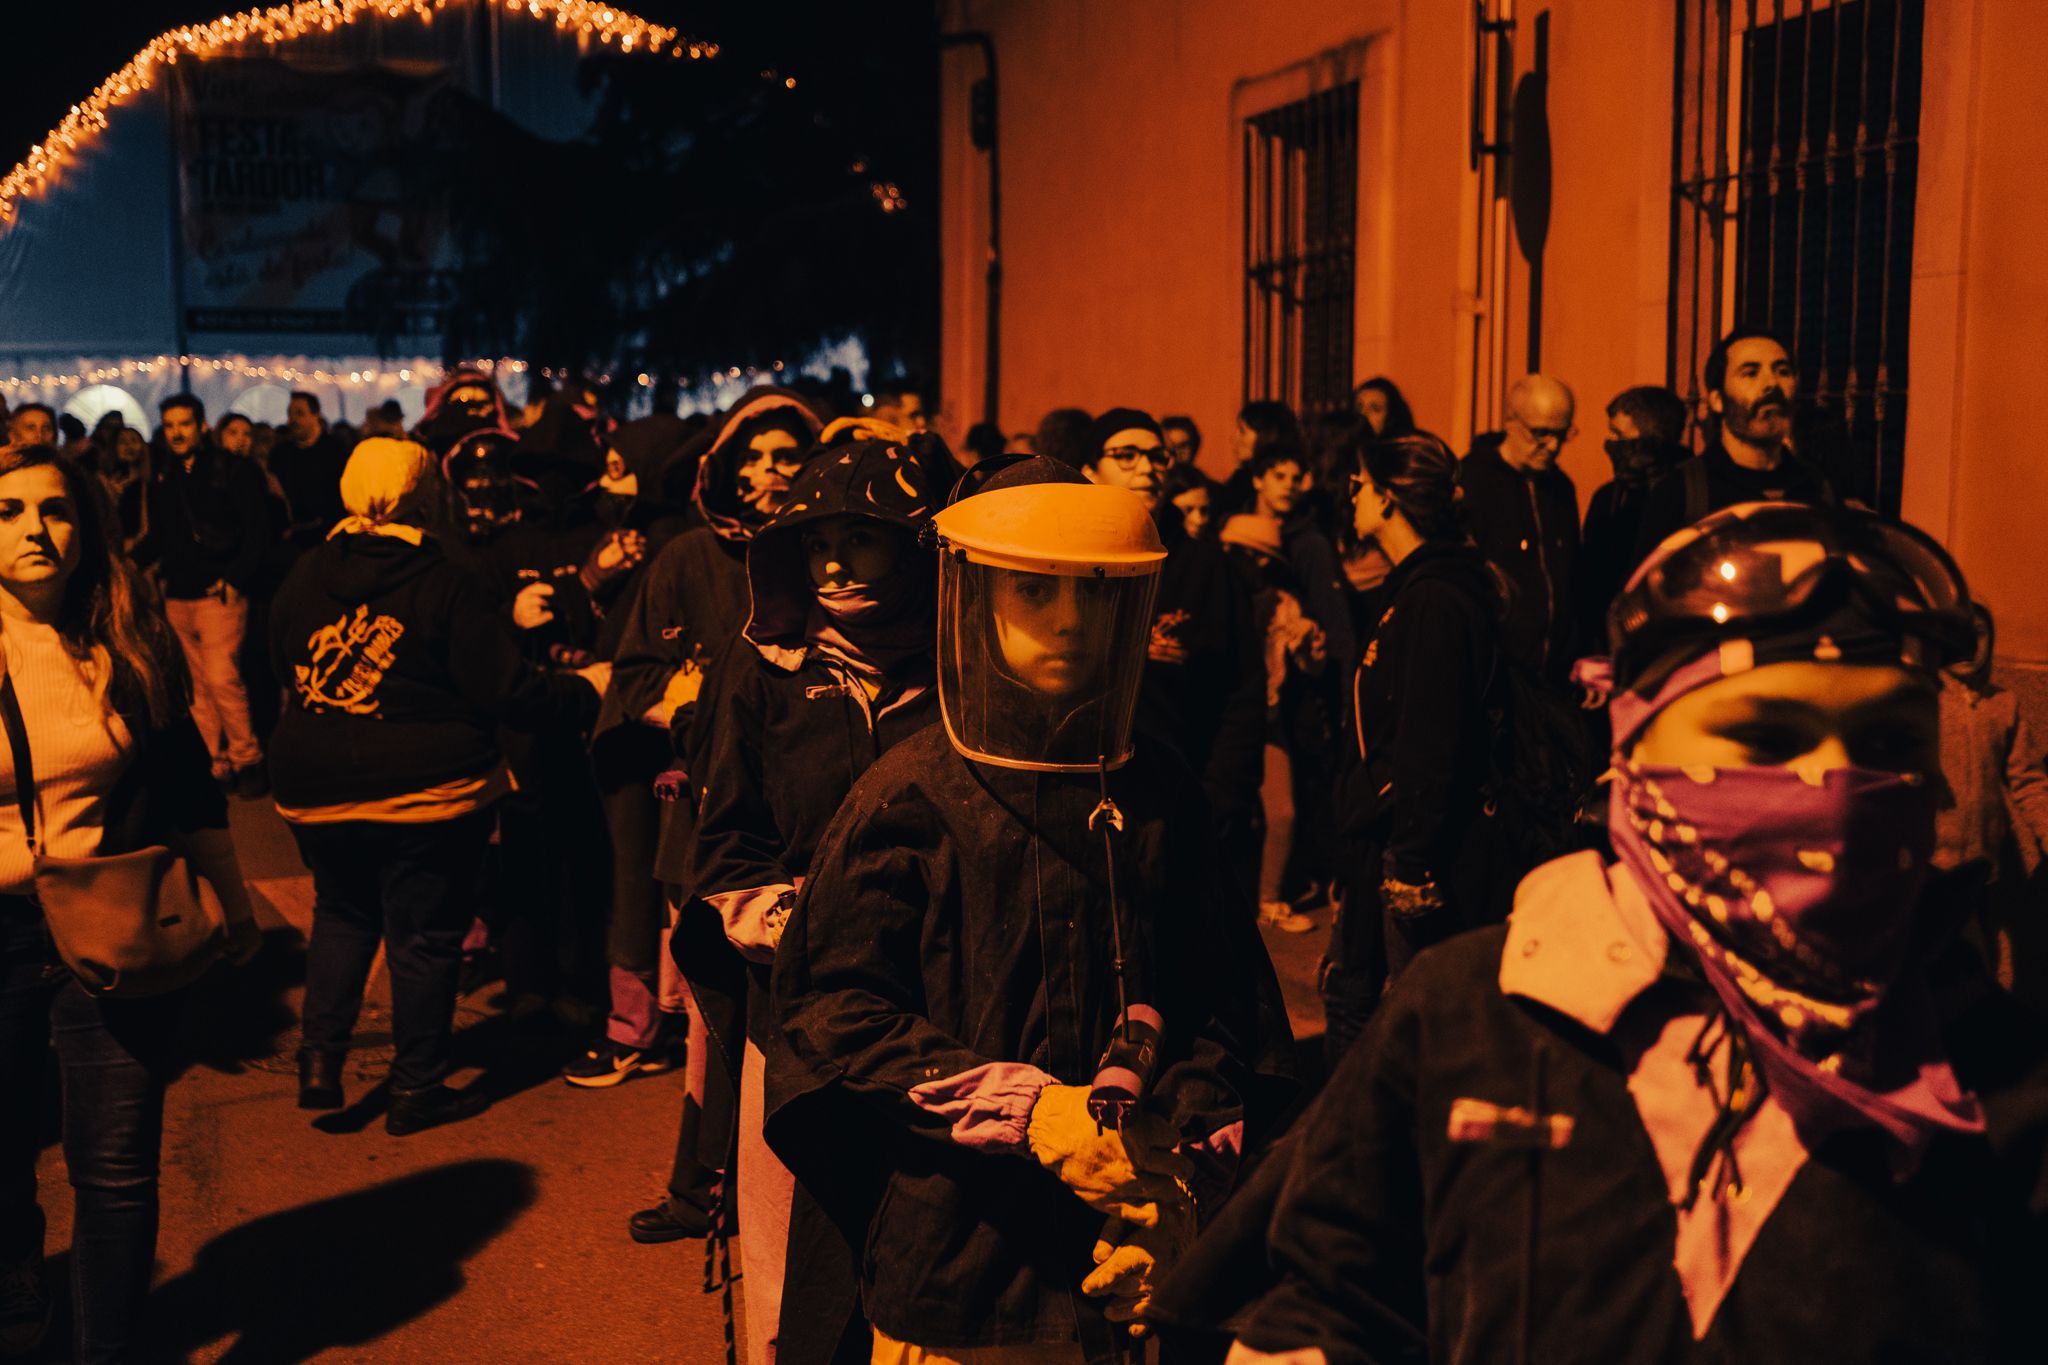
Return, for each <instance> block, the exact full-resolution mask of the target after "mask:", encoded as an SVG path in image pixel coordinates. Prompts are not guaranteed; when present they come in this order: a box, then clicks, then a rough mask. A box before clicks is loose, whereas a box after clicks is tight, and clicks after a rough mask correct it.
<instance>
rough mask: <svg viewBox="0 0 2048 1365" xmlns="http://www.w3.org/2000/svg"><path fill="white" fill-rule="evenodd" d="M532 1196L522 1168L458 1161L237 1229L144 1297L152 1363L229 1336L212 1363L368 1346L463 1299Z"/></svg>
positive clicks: (528, 1174)
mask: <svg viewBox="0 0 2048 1365" xmlns="http://www.w3.org/2000/svg"><path fill="white" fill-rule="evenodd" d="M537 1193H538V1190H537V1186H536V1184H535V1180H534V1170H533V1168H532V1167H531V1166H528V1165H526V1164H525V1163H523V1162H518V1161H505V1160H476V1161H458V1162H453V1163H450V1164H449V1165H446V1166H436V1167H434V1168H432V1169H431V1170H426V1171H421V1172H419V1173H418V1174H417V1175H409V1176H406V1177H404V1178H403V1179H399V1180H392V1181H389V1182H387V1183H385V1184H382V1185H376V1186H372V1187H371V1188H369V1189H367V1190H359V1191H357V1192H355V1193H353V1194H345V1195H341V1196H338V1197H336V1198H333V1199H323V1200H321V1201H320V1202H318V1203H314V1204H306V1205H303V1206H301V1207H299V1208H295V1209H286V1210H285V1211H283V1212H282V1213H273V1214H270V1215H268V1216H266V1217H263V1218H258V1219H256V1220H255V1221H254V1222H251V1223H245V1224H243V1225H242V1226H241V1227H238V1228H234V1229H231V1230H230V1231H227V1232H224V1233H222V1234H221V1235H220V1236H218V1237H216V1238H214V1239H213V1240H212V1241H211V1242H208V1243H207V1244H206V1245H205V1246H204V1247H202V1248H200V1250H199V1254H198V1256H197V1257H196V1258H195V1259H194V1260H193V1263H192V1268H191V1269H190V1270H188V1271H186V1272H185V1273H184V1274H182V1275H180V1276H178V1277H177V1278H176V1279H173V1280H170V1281H168V1282H166V1283H164V1284H162V1285H160V1286H158V1288H157V1290H156V1292H155V1293H154V1294H152V1295H151V1296H150V1300H149V1309H148V1312H149V1320H148V1339H149V1341H150V1343H151V1347H152V1356H153V1358H155V1359H159V1360H183V1359H185V1358H186V1357H188V1356H189V1355H190V1353H191V1352H193V1351H196V1350H198V1349H199V1348H201V1347H203V1346H207V1345H210V1344H212V1343H216V1342H220V1341H223V1340H226V1339H228V1338H230V1337H232V1338H234V1344H233V1345H232V1346H230V1347H229V1348H228V1349H227V1351H226V1352H225V1353H224V1354H222V1355H221V1356H220V1357H219V1359H220V1360H222V1361H224V1362H256V1361H262V1362H266V1365H267V1363H268V1362H273V1361H274V1362H280V1365H283V1363H285V1362H292V1361H302V1360H310V1359H312V1358H313V1357H315V1356H317V1355H319V1354H320V1353H321V1352H322V1351H327V1350H332V1349H334V1348H336V1347H340V1346H360V1345H363V1344H364V1343H366V1342H371V1341H375V1340H376V1339H377V1338H379V1337H381V1336H383V1335H384V1334H385V1333H387V1332H390V1331H391V1330H393V1329H394V1328H396V1327H399V1326H401V1325H403V1324H405V1323H407V1322H410V1321H412V1320H413V1319H414V1318H417V1317H419V1316H420V1315H421V1314H423V1313H425V1312H427V1311H428V1310H430V1309H432V1308H434V1307H436V1306H438V1305H440V1304H442V1303H445V1302H446V1301H447V1300H449V1299H450V1298H452V1297H454V1296H455V1295H456V1294H457V1293H459V1292H460V1291H461V1289H462V1287H463V1285H464V1283H465V1276H464V1274H463V1263H464V1262H465V1261H467V1260H468V1259H469V1258H470V1257H472V1256H474V1255H476V1253H477V1252H479V1251H481V1250H482V1249H483V1248H484V1247H485V1246H487V1245H489V1243H490V1242H491V1241H492V1239H494V1238H496V1237H497V1236H498V1235H499V1234H500V1233H502V1232H504V1231H505V1230H506V1229H507V1228H509V1227H511V1226H512V1224H513V1223H514V1222H515V1221H516V1220H517V1219H518V1218H519V1216H520V1214H522V1213H523V1212H524V1211H525V1210H526V1209H527V1208H528V1207H530V1206H531V1205H532V1204H533V1202H534V1199H535V1197H536V1195H537Z"/></svg>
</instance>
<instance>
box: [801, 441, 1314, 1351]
mask: <svg viewBox="0 0 2048 1365" xmlns="http://www.w3.org/2000/svg"><path fill="white" fill-rule="evenodd" d="M1050 465H1051V462H1049V461H1042V460H1034V461H1028V462H1026V463H1025V464H1024V465H1021V466H1017V467H1015V468H1013V469H1010V470H1006V471H1004V472H1003V473H1002V474H1000V475H998V476H996V477H995V478H994V479H993V480H992V481H991V482H990V484H989V486H988V487H987V488H986V489H984V490H983V491H981V492H979V493H976V494H975V495H974V496H971V497H967V498H964V499H962V500H960V501H958V502H956V503H954V504H953V505H952V506H951V507H948V508H946V509H944V510H942V511H941V512H939V513H938V514H937V516H936V517H935V518H934V519H933V526H934V528H935V530H936V533H937V539H938V545H939V551H940V570H939V637H938V665H939V666H938V680H939V699H940V710H941V715H942V717H943V724H942V725H939V726H933V727H931V728H928V729H926V730H925V731H923V732H922V733H920V734H918V735H915V736H913V737H911V738H910V739H907V740H905V741H903V742H902V743H900V744H898V745H897V746H896V747H895V748H893V749H891V750H890V751H889V752H888V753H886V754H884V755H882V756H881V758H879V759H878V760H876V762H875V763H874V764H873V766H871V767H870V768H869V769H868V770H867V772H866V774H865V775H864V776H863V777H862V778H861V780H860V782H859V783H858V784H857V785H856V786H855V787H854V789H853V791H852V793H851V795H849V797H848V798H847V800H846V803H845V804H844V805H843V806H841V807H840V810H839V813H838V814H837V816H835V817H834V819H833V821H832V824H831V826H830V827H829V828H828V829H827V830H826V832H825V835H824V837H823V839H822V840H821V841H820V845H819V850H818V853H817V855H816V857H815V858H814V859H813V861H812V864H811V870H810V875H809V878H808V880H807V881H806V882H805V885H804V890H803V893H802V895H801V896H800V897H799V898H798V901H797V904H796V908H795V910H794V912H793V913H792V914H791V916H790V918H789V921H788V924H787V927H786V928H785V930H784V934H783V939H782V944H781V950H780V952H779V953H778V954H777V957H776V962H775V973H774V981H773V986H774V995H775V1004H776V1009H777V1011H778V1015H779V1020H780V1024H781V1027H782V1029H783V1032H784V1036H785V1037H786V1039H787V1041H788V1042H789V1043H790V1045H791V1048H792V1050H793V1052H794V1054H795V1057H796V1058H797V1059H798V1061H799V1063H800V1064H801V1065H802V1067H803V1068H804V1069H805V1071H806V1073H807V1075H806V1077H805V1083H804V1084H802V1085H800V1086H797V1087H793V1088H784V1089H782V1090H781V1091H780V1092H779V1093H771V1094H770V1096H769V1104H770V1109H771V1116H770V1118H769V1121H768V1129H767V1136H768V1140H769V1142H770V1144H771V1146H773V1147H774V1148H775V1150H776V1151H777V1152H778V1153H779V1154H780V1155H782V1156H783V1158H784V1160H785V1161H787V1162H788V1163H789V1165H790V1167H791V1168H792V1170H794V1171H795V1172H796V1174H797V1176H798V1178H799V1179H800V1180H802V1181H804V1183H805V1184H806V1186H807V1187H808V1188H810V1189H812V1190H814V1191H817V1192H818V1193H819V1195H820V1197H821V1199H829V1200H830V1201H831V1202H832V1203H833V1204H834V1208H833V1209H832V1210H831V1211H832V1213H833V1214H834V1216H835V1217H837V1218H839V1219H841V1221H842V1223H843V1224H844V1225H845V1230H846V1231H847V1233H848V1235H849V1237H851V1238H854V1239H855V1242H854V1244H855V1245H864V1246H866V1247H867V1248H868V1255H867V1257H866V1258H865V1266H864V1268H863V1275H862V1284H861V1301H862V1305H863V1307H864V1309H865V1311H866V1313H867V1316H868V1318H869V1320H870V1322H871V1323H872V1326H873V1328H874V1347H873V1354H872V1358H873V1359H874V1360H875V1361H878V1362H902V1363H903V1365H911V1363H912V1362H916V1363H918V1365H946V1362H953V1361H959V1360H963V1359H968V1358H971V1359H973V1360H975V1361H977V1362H979V1361H984V1360H987V1361H1002V1362H1005V1363H1006V1365H1009V1363H1012V1362H1014V1363H1016V1365H1023V1363H1024V1362H1040V1361H1048V1362H1049V1361H1059V1362H1100V1361H1110V1360H1114V1359H1116V1358H1117V1354H1118V1352H1119V1351H1120V1350H1121V1349H1122V1344H1123V1343H1124V1342H1125V1341H1127V1340H1128V1334H1129V1333H1130V1332H1131V1331H1132V1330H1133V1327H1134V1326H1135V1327H1136V1328H1138V1329H1139V1330H1142V1325H1143V1314H1144V1310H1145V1306H1146V1304H1147V1302H1148V1298H1149V1294H1150V1285H1151V1280H1152V1277H1153V1275H1154V1274H1155V1273H1156V1272H1157V1270H1158V1268H1159V1266H1160V1263H1161V1262H1162V1261H1163V1260H1164V1259H1167V1258H1168V1257H1170V1255H1171V1253H1172V1251H1173V1250H1174V1248H1175V1246H1176V1245H1177V1244H1178V1243H1179V1242H1180V1241H1181V1240H1182V1239H1184V1238H1185V1237H1186V1236H1187V1235H1188V1234H1189V1233H1191V1231H1192V1228H1193V1226H1194V1222H1195V1219H1196V1218H1197V1216H1198V1215H1199V1212H1200V1211H1201V1210H1203V1209H1206V1208H1209V1207H1212V1206H1213V1205H1214V1203H1216V1202H1217V1201H1218V1200H1219V1199H1220V1197H1221V1195H1222V1194H1223V1193H1225V1192H1227V1190H1228V1189H1229V1188H1230V1186H1231V1184H1232V1182H1233V1180H1234V1179H1235V1174H1236V1165H1237V1157H1238V1155H1239V1153H1240V1152H1241V1151H1242V1150H1243V1148H1244V1145H1245V1143H1246V1142H1247V1141H1250V1142H1258V1141H1260V1140H1261V1139H1262V1137H1263V1135H1264V1131H1265V1129H1266V1127H1267V1125H1268V1124H1269V1123H1270V1121H1271V1119H1272V1118H1273V1116H1274V1115H1275V1113H1276V1112H1277V1110H1278V1107H1279V1106H1280V1105H1281V1104H1282V1103H1284V1102H1285V1100H1286V1099H1287V1097H1288V1096H1289V1095H1290V1094H1291V1093H1292V1091H1293V1085H1292V1081H1291V1065H1292V1064H1291V1060H1290V1057H1289V1048H1290V1043H1289V1038H1288V1033H1287V1027H1286V1023H1285V1019H1286V1012H1285V1010H1284V1009H1283V1008H1282V1007H1281V1005H1280V999H1279V991H1278V986H1277V983H1276V981H1275V978H1274V975H1273V969H1272V965H1271V963H1270V961H1269V960H1268V958H1267V956H1266V952H1265V949H1264V946H1263V944H1262V943H1261V942H1260V940H1259V938H1258V935H1257V931H1256V930H1255V929H1254V928H1253V926H1252V925H1251V924H1250V923H1249V922H1248V920H1247V918H1246V917H1245V916H1243V915H1241V914H1237V913H1234V911H1233V907H1232V906H1231V905H1230V904H1229V903H1228V901H1227V899H1226V893H1225V891H1224V890H1223V887H1224V885H1225V881H1224V879H1223V877H1222V876H1221V873H1220V869H1219V868H1218V866H1217V862H1216V856H1215V848H1214V840H1212V839H1210V838H1209V837H1208V834H1207V831H1208V829H1209V823H1208V819H1207V814H1206V812H1205V811H1204V810H1203V809H1202V806H1201V798H1200V795H1199V792H1200V786H1199V784H1198V783H1197V782H1196V781H1195V780H1194V779H1193V777H1192V775H1191V774H1189V773H1188V772H1187V770H1186V769H1185V767H1184V766H1183V765H1181V764H1180V763H1179V761H1178V760H1177V758H1175V757H1174V756H1173V755H1172V754H1171V752H1170V751H1169V750H1166V749H1164V748H1163V747H1155V746H1153V745H1152V744H1150V743H1149V742H1147V741H1145V740H1142V739H1141V740H1138V741H1135V742H1134V741H1133V739H1132V726H1131V717H1132V712H1133V710H1134V709H1135V707H1136V704H1137V689H1138V679H1139V677H1140V675H1141V674H1142V672H1143V669H1144V662H1145V649H1146V640H1147V637H1148V635H1149V633H1150V629H1151V606H1152V597H1153V593H1154V588H1155V582H1156V577H1157V574H1158V570H1159V564H1160V562H1161V560H1163V559H1164V557H1165V552H1164V550H1163V548H1162V547H1161V546H1160V543H1159V540H1158V536H1157V533H1156V531H1155V530H1154V527H1153V522H1152V517H1151V514H1150V511H1149V510H1148V509H1147V507H1146V506H1145V504H1144V502H1143V500H1142V499H1140V498H1138V497H1137V496H1135V495H1133V494H1132V493H1130V492H1129V491H1127V490H1124V489H1120V488H1111V487H1097V486H1090V485H1087V484H1084V483H1081V482H1079V481H1078V480H1076V479H1075V478H1074V476H1072V475H1071V474H1070V473H1069V474H1065V475H1062V474H1060V473H1057V472H1054V471H1053V470H1052V469H1051V468H1049V466H1050ZM1035 480H1038V481H1035ZM1120 1014H1121V1015H1123V1016H1124V1017H1127V1018H1129V1019H1131V1020H1133V1021H1143V1022H1144V1023H1145V1024H1146V1025H1149V1026H1150V1027H1151V1028H1156V1029H1157V1034H1156V1051H1155V1054H1154V1055H1153V1057H1152V1058H1151V1059H1149V1061H1148V1060H1147V1059H1144V1058H1139V1057H1136V1056H1135V1054H1133V1053H1130V1052H1123V1053H1119V1052H1115V1051H1114V1050H1113V1049H1112V1044H1113V1043H1117V1042H1120V1041H1124V1040H1128V1039H1133V1038H1139V1037H1143V1038H1145V1039H1147V1040H1154V1035H1153V1034H1151V1033H1149V1032H1146V1031H1144V1030H1143V1029H1141V1028H1140V1027H1138V1025H1136V1024H1134V1025H1133V1026H1132V1028H1130V1029H1122V1030H1120V1029H1119V1027H1118V1021H1119V1016H1120ZM1106 1054H1107V1058H1108V1060H1110V1061H1117V1062H1118V1064H1119V1066H1122V1064H1123V1063H1128V1064H1129V1065H1128V1066H1124V1067H1123V1069H1118V1066H1108V1065H1105V1060H1106ZM1091 1082H1092V1087H1091ZM771 1091H773V1086H772V1083H771ZM795 1307H796V1305H785V1312H784V1319H785V1321H787V1320H788V1319H789V1316H790V1312H791V1310H792V1309H794V1308H795ZM787 1359H788V1357H785V1360H787Z"/></svg>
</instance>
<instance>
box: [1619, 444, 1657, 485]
mask: <svg viewBox="0 0 2048 1365" xmlns="http://www.w3.org/2000/svg"><path fill="white" fill-rule="evenodd" d="M1607 458H1608V459H1609V460H1611V461H1613V462H1614V481H1615V482H1616V483H1618V484H1620V485H1622V486H1623V487H1624V488H1647V487H1649V486H1650V482H1651V481H1652V480H1653V479H1655V478H1656V477H1657V474H1658V473H1659V471H1661V470H1662V469H1663V468H1664V466H1665V464H1666V460H1665V458H1664V450H1663V444H1662V442H1659V441H1653V440H1650V439H1649V438H1648V437H1644V436H1629V437H1616V438H1614V439H1613V440H1610V441H1609V442H1607Z"/></svg>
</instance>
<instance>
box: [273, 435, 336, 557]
mask: <svg viewBox="0 0 2048 1365" xmlns="http://www.w3.org/2000/svg"><path fill="white" fill-rule="evenodd" d="M348 456H349V452H348V451H347V450H346V449H344V448H343V446H342V443H341V441H340V439H339V438H337V437H336V436H335V434H334V429H333V428H332V427H327V428H323V429H322V430H321V432H320V435H319V436H318V437H317V438H315V440H314V441H313V444H311V445H309V446H302V445H298V444H296V443H294V442H293V440H292V438H291V436H290V435H289V434H285V435H282V436H280V437H279V439H278V442H277V445H276V447H275V448H274V449H273V450H272V451H271V454H270V469H271V472H272V473H273V474H275V475H276V476H277V486H278V487H279V488H282V489H283V490H284V497H285V501H286V502H287V503H289V504H290V505H291V524H292V528H293V529H292V539H293V540H294V542H296V543H298V544H301V545H316V544H318V543H319V541H320V538H321V537H322V536H325V535H326V534H327V533H328V532H329V531H331V530H333V529H334V526H335V523H336V522H338V521H340V520H341V519H342V517H343V516H345V515H347V509H346V508H344V507H343V506H342V504H341V471H342V470H343V469H346V468H347V467H348Z"/></svg>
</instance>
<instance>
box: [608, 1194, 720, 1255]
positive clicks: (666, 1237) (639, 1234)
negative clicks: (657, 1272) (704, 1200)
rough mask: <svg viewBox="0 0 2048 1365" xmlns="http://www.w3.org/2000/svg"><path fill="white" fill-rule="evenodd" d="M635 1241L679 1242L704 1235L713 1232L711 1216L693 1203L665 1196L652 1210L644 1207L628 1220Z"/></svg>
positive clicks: (629, 1230) (644, 1242) (645, 1242)
mask: <svg viewBox="0 0 2048 1365" xmlns="http://www.w3.org/2000/svg"><path fill="white" fill-rule="evenodd" d="M626 1230H627V1231H628V1232H630V1233H631V1234H632V1235H633V1240H634V1241H636V1242H639V1243H641V1244H642V1245H648V1246H651V1245H653V1244H655V1243H658V1242H680V1241H682V1240H683V1239H684V1238H686V1237H703V1236H706V1235H708V1234H709V1233H710V1231H711V1215H710V1213H708V1212H707V1211H705V1210H703V1209H700V1208H698V1207H697V1206H696V1205H694V1204H684V1203H679V1202H678V1201H677V1200H676V1199H675V1198H674V1197H673V1196H664V1197H663V1199H662V1201H661V1202H660V1203H659V1204H656V1205H655V1206H654V1207H653V1208H651V1209H642V1210H640V1212H638V1213H636V1214H634V1215H633V1216H632V1217H631V1218H628V1219H627V1220H626Z"/></svg>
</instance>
